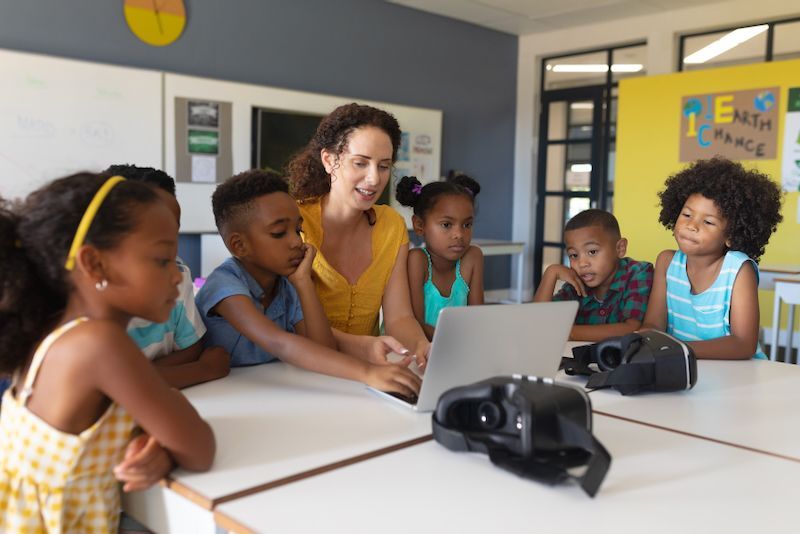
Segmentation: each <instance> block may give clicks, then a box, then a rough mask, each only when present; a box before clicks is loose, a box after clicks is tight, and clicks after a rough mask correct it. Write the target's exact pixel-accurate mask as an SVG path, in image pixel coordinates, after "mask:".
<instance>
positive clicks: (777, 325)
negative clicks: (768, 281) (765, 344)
mask: <svg viewBox="0 0 800 534" xmlns="http://www.w3.org/2000/svg"><path fill="white" fill-rule="evenodd" d="M780 331H781V297H780V295H779V294H778V291H777V289H776V290H775V304H774V305H773V307H772V339H771V341H770V344H769V359H770V360H772V361H773V362H775V361H777V360H778V334H779V333H780Z"/></svg>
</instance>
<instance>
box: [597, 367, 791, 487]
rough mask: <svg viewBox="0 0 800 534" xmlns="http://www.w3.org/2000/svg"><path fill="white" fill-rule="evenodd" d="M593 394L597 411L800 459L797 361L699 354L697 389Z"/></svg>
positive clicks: (609, 391) (609, 390)
mask: <svg viewBox="0 0 800 534" xmlns="http://www.w3.org/2000/svg"><path fill="white" fill-rule="evenodd" d="M584 383H585V381H584ZM589 398H590V399H591V401H592V407H593V409H594V411H595V413H598V414H607V415H611V416H614V417H619V418H624V419H627V420H630V421H636V422H639V423H643V424H648V425H653V426H656V427H662V428H666V429H670V430H674V431H678V432H684V433H686V434H691V435H694V436H698V437H702V438H705V439H711V440H717V441H720V442H724V443H731V444H735V445H738V446H741V447H749V448H752V449H755V450H759V451H764V452H767V453H770V454H775V455H781V456H784V457H786V458H789V459H793V460H796V461H800V408H798V407H800V368H799V367H798V366H795V365H786V364H783V363H775V362H770V361H764V360H746V361H713V360H699V361H698V362H697V384H696V385H695V387H694V389H691V390H688V391H683V392H670V393H642V394H639V395H632V396H627V397H626V396H623V395H621V394H619V393H618V392H616V391H615V390H612V389H604V390H597V391H594V392H592V393H591V394H590V395H589ZM797 487H798V488H800V482H798V486H797ZM798 496H800V490H798Z"/></svg>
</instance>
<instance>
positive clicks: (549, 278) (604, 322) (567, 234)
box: [533, 209, 653, 341]
mask: <svg viewBox="0 0 800 534" xmlns="http://www.w3.org/2000/svg"><path fill="white" fill-rule="evenodd" d="M564 244H565V245H566V249H567V257H568V258H569V264H570V266H569V267H567V266H566V265H550V266H549V267H548V268H547V269H546V270H545V272H544V274H543V275H542V281H541V283H540V284H539V288H538V289H537V290H536V294H535V295H534V297H533V300H534V302H547V301H551V300H577V301H578V304H579V308H578V315H577V317H576V318H575V326H573V327H572V331H571V332H570V339H573V340H580V341H601V340H603V339H605V338H607V337H611V336H622V335H625V334H630V333H631V332H634V331H636V330H638V329H639V328H641V326H642V321H643V320H644V315H645V311H646V310H647V299H648V297H649V296H650V288H651V287H652V285H653V265H652V264H651V263H648V262H644V261H636V260H633V259H631V258H628V257H626V256H625V253H626V252H627V250H628V240H627V239H625V238H624V237H622V236H621V234H620V231H619V223H618V222H617V219H616V217H614V215H612V214H611V213H609V212H607V211H602V210H596V209H590V210H585V211H582V212H580V213H579V214H577V215H576V216H574V217H573V218H572V219H570V220H569V221H568V222H567V225H566V227H565V228H564ZM559 280H561V281H563V282H564V285H563V286H562V287H561V289H559V290H558V291H557V292H556V293H555V294H553V291H554V290H555V286H556V282H557V281H559Z"/></svg>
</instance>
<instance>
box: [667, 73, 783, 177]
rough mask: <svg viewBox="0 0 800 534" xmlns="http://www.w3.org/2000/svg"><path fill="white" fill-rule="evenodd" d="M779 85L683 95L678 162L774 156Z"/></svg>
mask: <svg viewBox="0 0 800 534" xmlns="http://www.w3.org/2000/svg"><path fill="white" fill-rule="evenodd" d="M779 97H780V88H778V87H762V88H759V89H750V90H746V91H727V92H724V93H712V94H704V95H690V96H684V97H683V99H682V100H681V130H680V147H681V148H680V161H681V162H687V161H694V160H697V159H707V158H711V157H714V156H717V155H719V156H724V157H726V158H729V159H732V160H755V159H775V158H776V157H777V151H778V117H779V115H778V112H779V109H780V107H779V102H778V100H779Z"/></svg>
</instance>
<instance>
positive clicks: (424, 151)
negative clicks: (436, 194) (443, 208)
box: [411, 133, 438, 184]
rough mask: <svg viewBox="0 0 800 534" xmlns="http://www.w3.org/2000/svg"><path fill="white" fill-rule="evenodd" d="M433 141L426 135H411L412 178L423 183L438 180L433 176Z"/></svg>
mask: <svg viewBox="0 0 800 534" xmlns="http://www.w3.org/2000/svg"><path fill="white" fill-rule="evenodd" d="M433 163H434V162H433V140H432V138H431V136H430V135H427V134H422V133H419V134H416V133H415V134H412V142H411V169H412V172H413V173H414V176H416V177H417V178H419V181H420V182H422V183H423V184H424V183H427V182H431V181H433V180H436V179H438V176H434V175H433V167H434V165H433Z"/></svg>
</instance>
